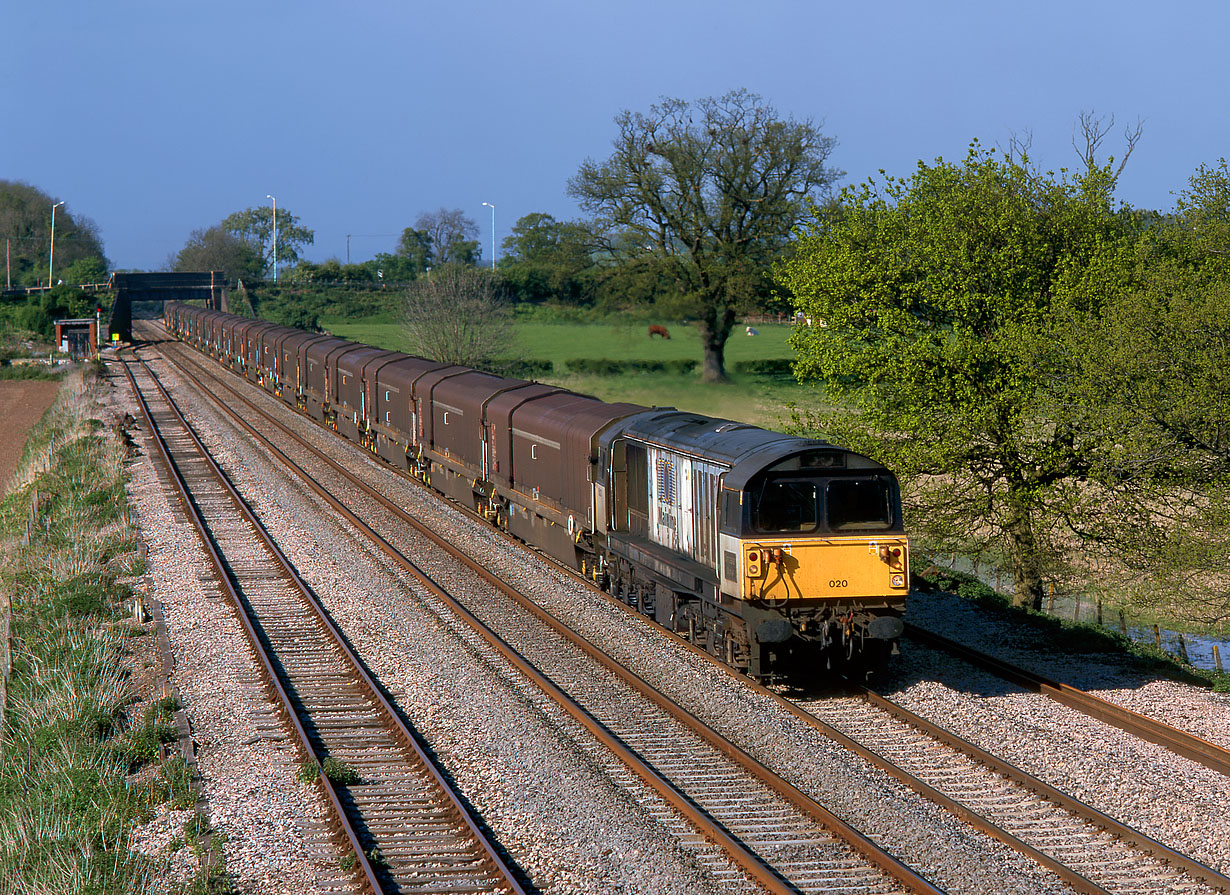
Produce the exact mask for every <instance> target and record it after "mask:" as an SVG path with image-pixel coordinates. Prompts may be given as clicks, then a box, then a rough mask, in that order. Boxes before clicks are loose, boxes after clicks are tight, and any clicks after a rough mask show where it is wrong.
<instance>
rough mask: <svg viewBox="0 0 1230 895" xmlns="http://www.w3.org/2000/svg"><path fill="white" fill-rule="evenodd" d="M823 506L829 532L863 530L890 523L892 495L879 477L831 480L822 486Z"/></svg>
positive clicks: (891, 520)
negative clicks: (823, 493) (826, 513)
mask: <svg viewBox="0 0 1230 895" xmlns="http://www.w3.org/2000/svg"><path fill="white" fill-rule="evenodd" d="M824 503H825V507H826V509H827V511H828V524H829V528H830V529H832V530H833V531H853V530H864V531H867V530H873V529H883V528H891V527H892V524H893V503H892V493H891V492H890V490H889V487H888V483H887V482H886V481H884V480H882V479H880V478H879V477H876V478H872V479H833V480H832V481H830V482H829V483H828V485H827V486H826V487H825V495H824Z"/></svg>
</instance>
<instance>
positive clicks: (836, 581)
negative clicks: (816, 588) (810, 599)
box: [829, 578, 850, 587]
mask: <svg viewBox="0 0 1230 895" xmlns="http://www.w3.org/2000/svg"><path fill="white" fill-rule="evenodd" d="M849 586H850V582H849V581H847V580H846V579H844V578H833V579H831V580H830V581H829V587H849Z"/></svg>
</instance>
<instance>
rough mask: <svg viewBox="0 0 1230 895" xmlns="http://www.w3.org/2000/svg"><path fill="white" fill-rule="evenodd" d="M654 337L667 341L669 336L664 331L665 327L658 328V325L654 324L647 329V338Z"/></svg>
mask: <svg viewBox="0 0 1230 895" xmlns="http://www.w3.org/2000/svg"><path fill="white" fill-rule="evenodd" d="M654 336H661V337H662V338H664V339H669V338H670V337H671V334H670V333H669V332H667V331H666V327H665V326H658V324H656V323H655V324H653V326H651V327H649V338H651V339H652V338H653V337H654Z"/></svg>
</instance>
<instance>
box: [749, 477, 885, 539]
mask: <svg viewBox="0 0 1230 895" xmlns="http://www.w3.org/2000/svg"><path fill="white" fill-rule="evenodd" d="M751 491H752V500H751V519H750V520H749V521H750V524H751V527H752V528H753V529H754V530H756V531H758V532H764V533H788V532H813V531H818V530H822V529H825V530H828V531H859V530H862V531H870V530H877V529H886V528H891V527H892V525H893V494H892V489H891V488H890V487H889V482H888V481H887V480H886V479H884V478H882V477H880V476H873V477H868V478H840V479H828V480H825V479H819V478H817V479H813V478H803V477H799V476H781V477H770V478H766V479H764V480H763V481H762V482H761V483H760V484H759V485H753V487H752V489H751Z"/></svg>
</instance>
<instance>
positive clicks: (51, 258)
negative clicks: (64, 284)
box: [47, 202, 64, 289]
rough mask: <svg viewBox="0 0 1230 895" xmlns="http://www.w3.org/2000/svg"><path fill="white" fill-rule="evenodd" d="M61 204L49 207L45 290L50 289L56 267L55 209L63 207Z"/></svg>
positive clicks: (53, 281) (53, 282)
mask: <svg viewBox="0 0 1230 895" xmlns="http://www.w3.org/2000/svg"><path fill="white" fill-rule="evenodd" d="M63 204H64V203H63V202H57V203H56V204H55V205H53V206H51V250H50V251H49V252H48V253H47V288H48V289H50V288H51V287H52V286H53V285H54V284H55V280H53V279H52V278H51V276H52V272H53V271H54V270H55V266H56V209H57V208H59V207H60V206H61V205H63Z"/></svg>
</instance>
